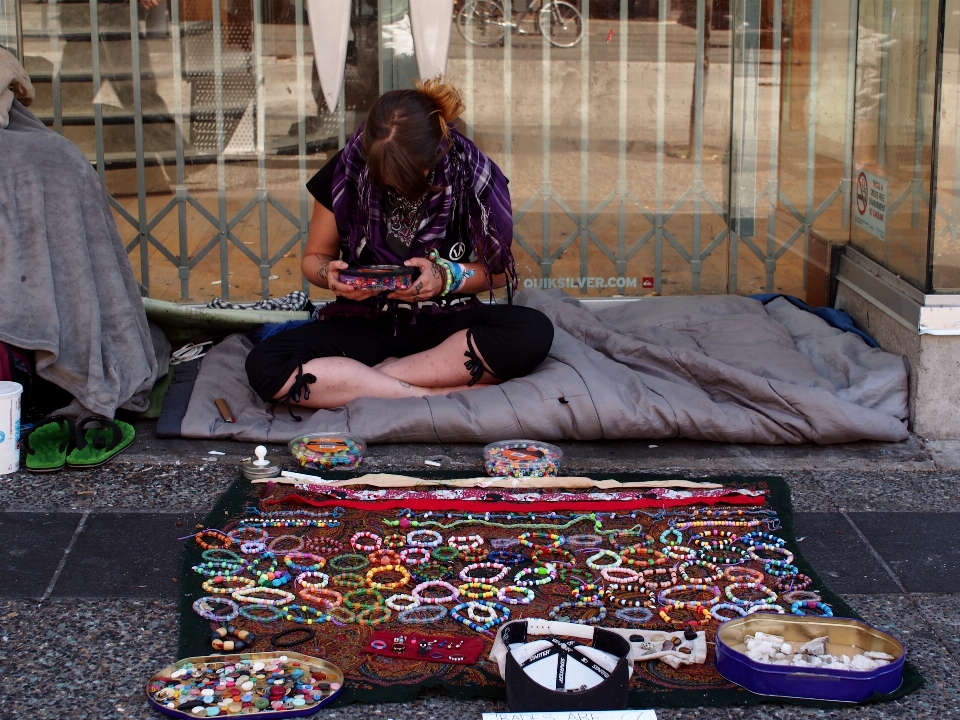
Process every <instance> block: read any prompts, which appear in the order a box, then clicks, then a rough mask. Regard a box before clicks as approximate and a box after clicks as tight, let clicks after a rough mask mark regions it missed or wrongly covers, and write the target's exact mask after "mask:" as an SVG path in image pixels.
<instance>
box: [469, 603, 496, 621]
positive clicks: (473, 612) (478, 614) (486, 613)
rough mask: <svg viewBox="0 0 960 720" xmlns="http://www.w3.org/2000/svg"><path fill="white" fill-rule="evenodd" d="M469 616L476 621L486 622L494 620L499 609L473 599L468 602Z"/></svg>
mask: <svg viewBox="0 0 960 720" xmlns="http://www.w3.org/2000/svg"><path fill="white" fill-rule="evenodd" d="M467 617H468V618H470V619H471V620H473V621H474V622H475V623H479V624H481V625H482V624H484V623H488V622H492V621H494V620H496V618H497V611H496V610H494V609H493V608H492V607H490V606H489V605H484V604H483V603H481V602H478V601H473V602H468V603H467Z"/></svg>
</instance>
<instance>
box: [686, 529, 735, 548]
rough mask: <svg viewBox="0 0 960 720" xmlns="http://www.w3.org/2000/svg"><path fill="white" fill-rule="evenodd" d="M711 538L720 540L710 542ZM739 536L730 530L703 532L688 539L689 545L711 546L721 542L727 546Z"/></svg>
mask: <svg viewBox="0 0 960 720" xmlns="http://www.w3.org/2000/svg"><path fill="white" fill-rule="evenodd" d="M711 537H715V538H720V539H719V540H710V538H711ZM738 537H739V536H738V535H737V534H736V533H735V532H732V531H730V530H711V529H708V530H704V531H703V532H702V533H698V534H697V535H694V536H693V537H691V538H690V544H691V545H698V546H699V545H711V544H713V543H717V542H721V543H723V544H725V545H729V544H730V543H732V542H733V541H734V540H736V539H737V538H738Z"/></svg>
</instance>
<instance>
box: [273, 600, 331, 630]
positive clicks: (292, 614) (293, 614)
mask: <svg viewBox="0 0 960 720" xmlns="http://www.w3.org/2000/svg"><path fill="white" fill-rule="evenodd" d="M284 610H286V613H285V614H284V616H283V619H284V620H286V621H287V622H295V623H297V624H299V625H318V624H320V623H324V622H327V620H329V619H330V616H329V615H327V614H326V613H325V612H323V611H322V610H317V609H316V608H312V607H310V606H309V605H288V606H287V607H285V608H284ZM297 613H302V614H299V615H298V614H297ZM311 616H312V617H311Z"/></svg>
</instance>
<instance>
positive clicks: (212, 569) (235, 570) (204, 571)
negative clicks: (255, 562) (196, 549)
mask: <svg viewBox="0 0 960 720" xmlns="http://www.w3.org/2000/svg"><path fill="white" fill-rule="evenodd" d="M190 569H191V570H193V571H194V572H195V573H198V574H200V575H206V576H207V577H213V576H214V575H224V574H226V575H239V574H240V573H242V572H243V571H244V570H245V569H246V567H245V566H244V565H243V563H235V562H227V561H226V560H208V561H207V562H202V563H200V564H199V565H194V566H193V567H192V568H190Z"/></svg>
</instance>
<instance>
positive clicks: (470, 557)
mask: <svg viewBox="0 0 960 720" xmlns="http://www.w3.org/2000/svg"><path fill="white" fill-rule="evenodd" d="M448 547H449V546H448ZM460 561H461V562H465V563H468V564H469V563H480V562H486V561H487V548H485V547H480V548H477V549H476V550H473V551H472V552H461V553H460Z"/></svg>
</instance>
